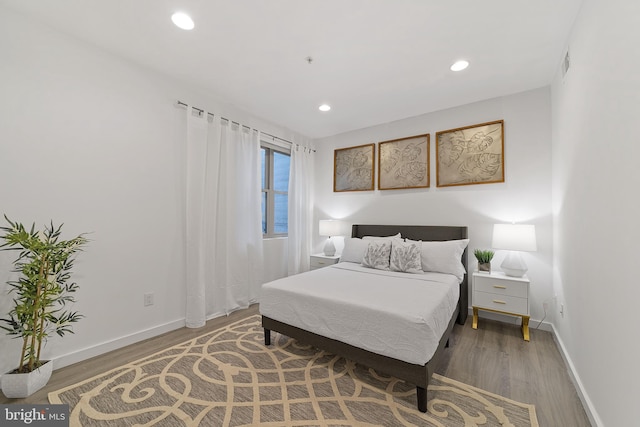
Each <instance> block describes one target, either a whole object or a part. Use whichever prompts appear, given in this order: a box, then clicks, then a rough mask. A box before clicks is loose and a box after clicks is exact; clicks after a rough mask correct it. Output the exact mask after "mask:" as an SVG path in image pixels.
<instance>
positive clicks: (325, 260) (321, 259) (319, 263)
mask: <svg viewBox="0 0 640 427" xmlns="http://www.w3.org/2000/svg"><path fill="white" fill-rule="evenodd" d="M338 261H340V255H331V256H329V255H325V254H313V255H311V259H310V263H311V270H317V269H318V268H322V267H326V266H328V265H332V264H337V263H338Z"/></svg>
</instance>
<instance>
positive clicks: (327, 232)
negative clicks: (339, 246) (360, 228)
mask: <svg viewBox="0 0 640 427" xmlns="http://www.w3.org/2000/svg"><path fill="white" fill-rule="evenodd" d="M342 229H343V223H342V221H338V220H335V219H321V220H320V226H319V233H320V235H321V236H327V237H328V239H327V243H325V245H324V249H323V251H324V254H325V255H326V256H334V255H335V254H336V247H335V245H334V244H333V241H332V240H331V237H332V236H340V235H341V234H342Z"/></svg>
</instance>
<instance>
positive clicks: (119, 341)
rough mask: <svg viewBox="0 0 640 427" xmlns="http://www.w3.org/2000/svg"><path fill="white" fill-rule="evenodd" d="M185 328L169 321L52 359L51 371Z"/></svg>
mask: <svg viewBox="0 0 640 427" xmlns="http://www.w3.org/2000/svg"><path fill="white" fill-rule="evenodd" d="M246 308H248V306H247V307H236V308H234V309H231V310H229V311H228V312H227V313H214V314H211V315H209V316H207V321H208V320H211V319H215V318H217V317H221V316H228V315H229V314H230V313H232V312H234V311H237V310H242V309H246ZM185 326H186V319H178V320H174V321H171V322H169V323H165V324H163V325H158V326H154V327H153V328H149V329H145V330H144V331H139V332H135V333H133V334H130V335H126V336H123V337H120V338H116V339H114V340H111V341H107V342H104V343H102V344H97V345H94V346H91V347H87V348H84V349H82V350H77V351H74V352H72V353H67V354H63V355H62V356H58V357H54V358H53V359H52V360H53V369H59V368H64V367H65V366H69V365H73V364H74V363H78V362H82V361H83V360H87V359H90V358H92V357H96V356H100V355H102V354H104V353H108V352H110V351H113V350H117V349H119V348H122V347H126V346H128V345H131V344H135V343H137V342H140V341H143V340H146V339H149V338H153V337H156V336H158V335H161V334H164V333H166V332H171V331H174V330H176V329H180V328H182V327H185Z"/></svg>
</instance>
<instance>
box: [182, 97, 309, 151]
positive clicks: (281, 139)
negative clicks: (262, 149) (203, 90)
mask: <svg viewBox="0 0 640 427" xmlns="http://www.w3.org/2000/svg"><path fill="white" fill-rule="evenodd" d="M176 107H180V108H182V107H184V108H188V107H189V104H187V103H186V102H182V101H180V100H178V101H176ZM191 108H193V109H194V110H196V111H198V112H199V114H202V113H204V110H203V109H202V108H196V107H194V106H191ZM207 115H209V116H211V117H215V115H214V114H213V113H207ZM220 119H221V120H224V121H226V122H229V123H232V124H234V125H238V126H242V127H244V128H247V129H248V130H252V128H251V127H249V126H247V125H241V124H240V123H238V122H234V121H233V120H229V119H227V118H226V117H220ZM254 130H257V129H254ZM260 133H261V134H263V135H267V136H269V137H271V138H273V139H277V140H280V141H282V142H286V143H287V144H290V145H295V146H296V147H299V146H300V144H296V143H295V142H291V141H288V140H286V139H283V138H280V137H279V136H275V135H271V134H270V133H267V132H262V131H260ZM303 148H308V147H304V146H303ZM309 150H311V151H312V152H314V153H315V152H316V150H313V149H311V148H309Z"/></svg>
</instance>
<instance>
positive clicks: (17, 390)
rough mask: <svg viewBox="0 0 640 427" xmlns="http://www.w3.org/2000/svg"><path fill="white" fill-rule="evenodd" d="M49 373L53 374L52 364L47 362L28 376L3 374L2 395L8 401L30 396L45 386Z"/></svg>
mask: <svg viewBox="0 0 640 427" xmlns="http://www.w3.org/2000/svg"><path fill="white" fill-rule="evenodd" d="M51 372H53V362H52V361H50V360H48V361H46V362H45V363H44V365H42V366H40V367H39V368H38V369H36V370H34V371H33V372H29V373H28V374H11V373H7V374H4V375H3V376H2V393H3V394H4V395H5V396H6V397H8V398H10V399H16V398H23V397H27V396H31V395H32V394H33V393H35V392H36V391H38V390H40V389H41V388H42V387H44V386H45V385H46V384H47V382H48V381H49V378H51Z"/></svg>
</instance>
